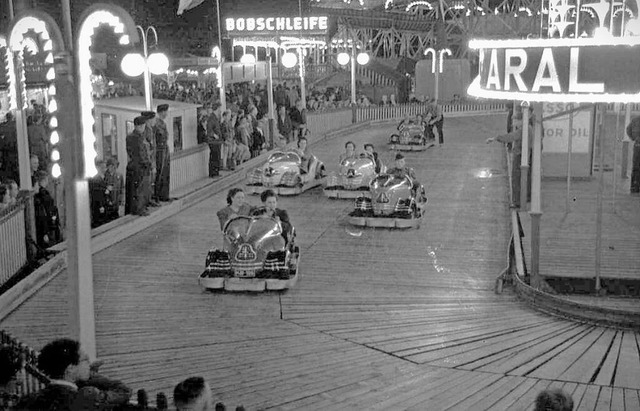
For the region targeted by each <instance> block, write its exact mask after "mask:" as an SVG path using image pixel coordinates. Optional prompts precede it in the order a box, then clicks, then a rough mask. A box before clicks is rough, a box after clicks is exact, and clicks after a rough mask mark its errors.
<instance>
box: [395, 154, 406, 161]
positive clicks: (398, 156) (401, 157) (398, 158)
mask: <svg viewBox="0 0 640 411" xmlns="http://www.w3.org/2000/svg"><path fill="white" fill-rule="evenodd" d="M403 158H404V156H403V155H402V153H398V154H396V160H402V159H403Z"/></svg>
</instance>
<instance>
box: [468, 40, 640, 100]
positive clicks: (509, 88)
mask: <svg viewBox="0 0 640 411" xmlns="http://www.w3.org/2000/svg"><path fill="white" fill-rule="evenodd" d="M469 47H470V48H475V49H478V50H479V70H478V76H477V77H476V78H475V80H474V81H473V83H472V84H471V86H469V89H468V93H469V94H470V95H474V96H478V97H485V98H498V99H509V100H526V101H550V102H561V101H573V102H635V101H640V70H638V69H637V67H639V65H640V39H638V38H612V39H591V38H589V39H541V40H512V41H507V40H487V41H481V40H472V41H471V42H470V43H469Z"/></svg>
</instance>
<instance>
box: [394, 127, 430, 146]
mask: <svg viewBox="0 0 640 411" xmlns="http://www.w3.org/2000/svg"><path fill="white" fill-rule="evenodd" d="M398 131H399V133H398V134H392V135H391V137H389V148H390V149H391V150H397V151H425V150H426V149H428V148H429V147H433V146H434V145H435V140H434V139H430V138H427V135H426V134H425V131H424V128H423V127H422V126H420V125H418V124H409V125H407V126H400V127H399V128H398Z"/></svg>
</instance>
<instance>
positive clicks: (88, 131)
mask: <svg viewBox="0 0 640 411" xmlns="http://www.w3.org/2000/svg"><path fill="white" fill-rule="evenodd" d="M116 10H117V12H116ZM123 13H124V14H123ZM124 16H128V14H126V12H125V11H124V10H120V9H119V7H117V6H113V5H103V4H95V5H94V6H92V7H90V8H89V10H88V11H87V12H86V17H85V18H84V20H82V24H81V26H80V30H79V33H78V39H77V44H78V56H77V57H78V76H79V88H80V115H81V124H82V141H83V147H84V151H83V155H84V177H85V178H91V177H93V176H95V175H96V174H97V173H98V170H97V169H96V165H95V159H96V157H97V155H98V153H97V152H96V148H95V143H96V136H95V132H94V129H93V125H94V123H95V119H94V118H93V112H92V111H93V107H94V104H93V96H92V86H91V65H90V64H89V61H90V60H91V46H92V44H93V37H94V34H95V30H96V29H97V28H98V27H99V26H101V25H103V24H106V25H109V26H110V27H111V28H113V31H114V33H115V34H119V35H120V38H119V43H120V44H121V45H128V44H130V42H131V38H130V36H135V37H134V38H135V39H136V40H137V39H138V34H137V31H136V30H135V26H134V28H133V29H131V28H130V26H131V25H132V21H131V22H130V23H129V22H127V23H128V24H125V21H124V20H125V17H124ZM128 19H131V17H130V16H129V18H128ZM125 30H127V31H128V32H129V33H131V34H127V33H125Z"/></svg>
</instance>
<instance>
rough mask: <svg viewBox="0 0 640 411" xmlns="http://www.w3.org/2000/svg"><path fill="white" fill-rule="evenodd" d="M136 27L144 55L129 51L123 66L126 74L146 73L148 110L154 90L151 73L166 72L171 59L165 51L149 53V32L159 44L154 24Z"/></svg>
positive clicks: (145, 88)
mask: <svg viewBox="0 0 640 411" xmlns="http://www.w3.org/2000/svg"><path fill="white" fill-rule="evenodd" d="M136 29H137V30H138V31H139V32H140V34H141V35H140V38H141V39H142V51H143V55H140V54H139V53H129V54H127V55H126V56H124V58H123V59H122V63H121V68H122V71H123V72H124V74H126V75H127V76H129V77H138V76H139V75H140V74H144V98H145V104H146V107H147V110H148V111H151V110H152V102H151V100H152V98H153V90H152V88H151V74H152V73H153V74H156V75H160V74H166V73H167V71H168V70H169V59H168V58H167V56H166V55H165V54H163V53H153V54H151V55H149V48H148V46H149V44H148V42H147V38H148V37H149V32H151V33H153V35H154V37H155V39H156V43H155V44H156V46H157V45H158V32H157V31H156V28H155V27H153V26H149V27H147V29H146V30H144V29H143V28H142V27H140V26H136Z"/></svg>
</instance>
